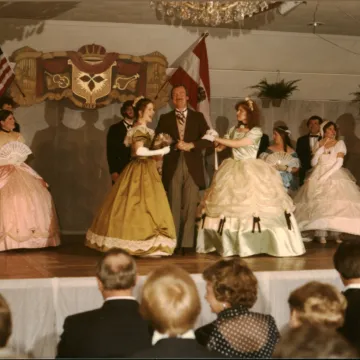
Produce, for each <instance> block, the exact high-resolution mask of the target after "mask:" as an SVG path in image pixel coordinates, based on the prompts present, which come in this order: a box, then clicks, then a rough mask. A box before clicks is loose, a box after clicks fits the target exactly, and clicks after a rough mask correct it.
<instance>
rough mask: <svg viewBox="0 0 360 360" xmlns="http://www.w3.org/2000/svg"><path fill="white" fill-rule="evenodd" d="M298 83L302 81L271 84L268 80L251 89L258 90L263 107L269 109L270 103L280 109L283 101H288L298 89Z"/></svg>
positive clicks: (282, 81) (281, 81)
mask: <svg viewBox="0 0 360 360" xmlns="http://www.w3.org/2000/svg"><path fill="white" fill-rule="evenodd" d="M298 81H300V79H298V80H291V81H285V80H284V79H282V80H280V81H276V82H274V83H269V82H268V81H267V80H266V79H263V80H261V81H260V82H259V83H258V84H257V85H254V86H250V88H251V89H256V90H258V94H257V96H258V97H259V98H261V100H262V105H263V107H269V105H270V101H271V102H272V105H273V106H275V107H279V106H280V105H281V102H282V100H284V99H288V98H289V97H290V95H291V94H292V93H293V92H294V91H295V90H297V89H298V87H297V85H295V84H296V83H297V82H298Z"/></svg>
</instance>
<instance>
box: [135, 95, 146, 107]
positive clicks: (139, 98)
mask: <svg viewBox="0 0 360 360" xmlns="http://www.w3.org/2000/svg"><path fill="white" fill-rule="evenodd" d="M141 99H145V98H144V97H143V96H138V97H137V98H136V99H135V100H134V102H133V105H132V106H133V107H135V106H136V104H137V103H138V102H139V101H140V100H141Z"/></svg>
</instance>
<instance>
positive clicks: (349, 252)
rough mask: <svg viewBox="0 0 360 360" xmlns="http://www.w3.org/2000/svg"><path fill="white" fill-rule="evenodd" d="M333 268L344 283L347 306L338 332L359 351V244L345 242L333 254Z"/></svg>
mask: <svg viewBox="0 0 360 360" xmlns="http://www.w3.org/2000/svg"><path fill="white" fill-rule="evenodd" d="M334 265H335V269H336V270H337V271H338V272H339V274H340V276H341V280H342V281H343V283H344V285H345V291H344V292H343V294H344V296H345V298H346V300H347V307H346V310H345V321H344V325H343V326H342V327H341V328H340V329H339V332H340V333H341V334H342V335H343V336H344V337H345V338H346V339H347V340H348V341H349V342H350V343H351V344H352V345H353V346H354V347H356V348H357V349H358V351H359V352H360V244H359V243H357V242H345V243H342V244H340V246H339V247H338V248H337V250H336V252H335V254H334Z"/></svg>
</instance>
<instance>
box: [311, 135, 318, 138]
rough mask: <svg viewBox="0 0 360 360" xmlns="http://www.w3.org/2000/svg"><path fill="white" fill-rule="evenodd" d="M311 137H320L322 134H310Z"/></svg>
mask: <svg viewBox="0 0 360 360" xmlns="http://www.w3.org/2000/svg"><path fill="white" fill-rule="evenodd" d="M310 137H315V138H319V137H320V135H310Z"/></svg>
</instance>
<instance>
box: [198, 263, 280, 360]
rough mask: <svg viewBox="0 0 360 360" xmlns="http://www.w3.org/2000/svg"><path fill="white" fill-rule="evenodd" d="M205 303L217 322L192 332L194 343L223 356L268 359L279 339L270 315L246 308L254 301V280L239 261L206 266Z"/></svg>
mask: <svg viewBox="0 0 360 360" xmlns="http://www.w3.org/2000/svg"><path fill="white" fill-rule="evenodd" d="M203 278H204V279H205V281H206V282H207V285H206V290H207V292H206V300H207V301H208V303H209V305H210V307H211V310H212V311H213V312H214V313H216V314H217V319H216V320H215V321H214V322H212V323H210V324H208V325H205V326H203V327H201V328H199V329H197V330H196V332H195V335H196V339H197V340H198V342H199V343H200V344H202V345H204V346H206V347H207V348H208V349H209V350H211V351H216V352H217V353H220V354H221V355H225V356H226V357H236V358H248V359H249V358H269V357H271V356H272V353H273V351H274V347H275V345H276V343H277V341H278V339H279V331H278V329H277V326H276V324H275V320H274V318H273V317H272V316H271V315H265V314H260V313H256V312H252V311H250V310H249V309H250V308H251V307H252V306H253V305H254V304H255V302H256V299H257V286H258V283H257V279H256V277H255V275H254V274H253V272H252V271H251V270H250V269H249V267H248V266H247V265H246V263H245V262H244V261H243V260H241V259H239V258H233V259H230V260H220V261H218V262H217V263H215V264H214V265H211V266H210V267H208V268H207V269H206V270H205V271H204V273H203Z"/></svg>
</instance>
